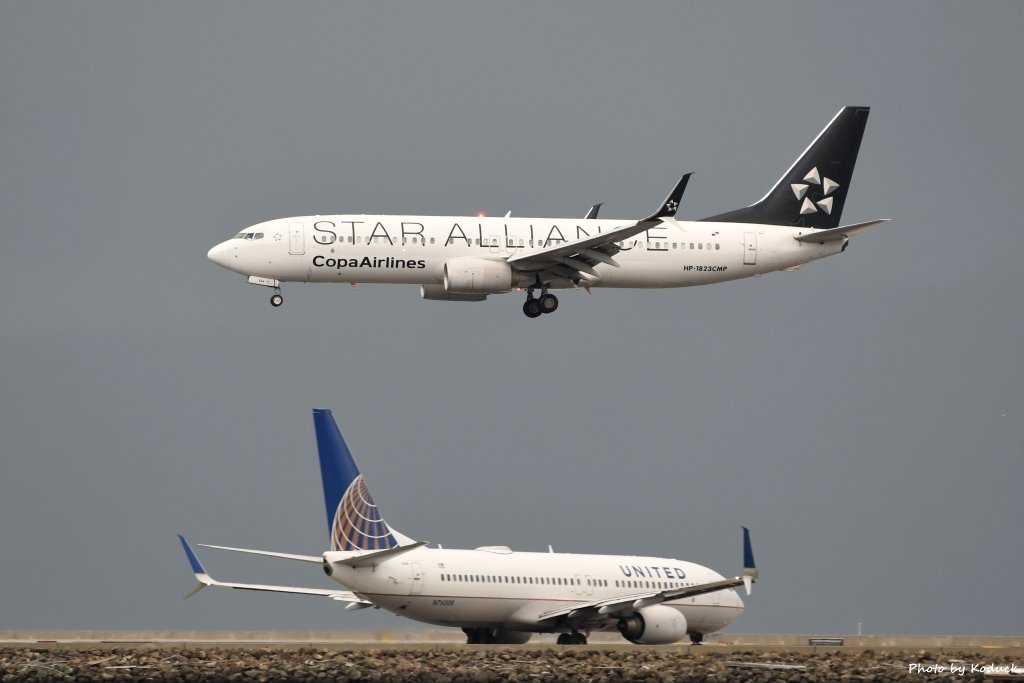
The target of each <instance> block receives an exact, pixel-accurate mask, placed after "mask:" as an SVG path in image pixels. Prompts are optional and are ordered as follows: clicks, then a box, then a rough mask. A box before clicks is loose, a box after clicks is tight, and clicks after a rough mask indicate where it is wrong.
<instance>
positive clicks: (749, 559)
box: [743, 527, 757, 569]
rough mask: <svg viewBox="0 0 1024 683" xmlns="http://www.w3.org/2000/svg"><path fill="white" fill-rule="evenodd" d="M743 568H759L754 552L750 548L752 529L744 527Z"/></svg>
mask: <svg viewBox="0 0 1024 683" xmlns="http://www.w3.org/2000/svg"><path fill="white" fill-rule="evenodd" d="M743 568H744V569H756V568H757V566H756V565H755V564H754V550H753V548H751V546H750V529H748V528H747V527H743Z"/></svg>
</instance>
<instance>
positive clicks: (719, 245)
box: [715, 242, 722, 251]
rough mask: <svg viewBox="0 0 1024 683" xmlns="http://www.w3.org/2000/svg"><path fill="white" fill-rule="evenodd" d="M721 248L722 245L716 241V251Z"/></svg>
mask: <svg viewBox="0 0 1024 683" xmlns="http://www.w3.org/2000/svg"><path fill="white" fill-rule="evenodd" d="M721 248H722V245H721V244H719V243H718V242H715V251H718V250H719V249H721Z"/></svg>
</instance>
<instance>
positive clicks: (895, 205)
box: [0, 1, 1024, 634]
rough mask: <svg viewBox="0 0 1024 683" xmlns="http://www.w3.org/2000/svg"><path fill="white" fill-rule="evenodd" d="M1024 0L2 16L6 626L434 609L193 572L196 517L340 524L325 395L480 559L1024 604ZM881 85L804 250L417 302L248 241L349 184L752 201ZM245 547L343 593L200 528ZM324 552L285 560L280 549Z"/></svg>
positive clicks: (422, 534)
mask: <svg viewBox="0 0 1024 683" xmlns="http://www.w3.org/2000/svg"><path fill="white" fill-rule="evenodd" d="M1022 26H1024V5H1022V4H1021V3H1019V2H988V3H982V4H978V3H950V2H916V1H915V2H903V3H891V2H858V3H840V4H821V3H816V2H773V3H739V2H714V3H702V4H698V5H692V6H687V5H683V4H682V3H676V2H667V3H629V4H610V3H601V2H587V3H584V2H572V3H556V4H552V3H501V4H496V3H495V4H482V3H477V2H466V3H452V2H443V3H432V4H429V5H428V4H421V3H392V4H387V5H385V6H382V7H378V6H373V7H365V6H350V5H346V4H339V3H334V2H321V3H316V2H292V3H262V2H218V3H205V2H199V3H189V2H175V3H136V2H90V3H78V2H35V3H11V2H9V3H4V4H3V6H2V7H0V93H2V97H0V286H2V289H3V291H4V293H5V296H4V297H3V299H2V301H0V349H2V354H0V467H2V471H0V474H2V476H0V540H2V543H3V552H0V586H3V589H2V591H0V629H29V628H48V629H59V628H95V629H115V628H160V629H213V628H247V629H271V628H274V629H357V628H383V629H387V628H391V629H405V628H409V627H412V628H416V625H415V624H412V623H411V622H405V621H403V620H401V619H399V618H397V617H393V616H390V615H387V614H383V613H379V612H360V613H346V612H344V611H342V610H341V609H340V607H339V605H337V604H335V603H330V602H329V601H327V602H326V604H325V602H321V601H318V600H316V599H313V598H309V599H303V598H289V597H287V596H280V597H278V596H262V595H250V594H239V593H234V592H230V591H222V592H220V593H218V592H217V591H215V590H210V591H205V592H204V593H203V594H201V595H199V596H197V597H196V598H193V599H191V600H189V601H187V602H182V600H181V596H182V595H183V594H184V593H185V592H186V591H187V590H188V589H189V587H190V586H191V585H192V578H191V576H190V575H189V573H188V567H187V564H186V562H185V558H184V557H183V556H182V553H181V550H180V548H179V546H178V544H177V541H176V540H175V538H174V533H176V532H182V533H185V534H186V535H188V536H189V537H190V539H191V540H193V541H196V542H211V543H222V544H227V545H238V546H243V547H257V548H267V549H276V550H282V551H291V552H300V553H317V552H319V551H321V550H322V549H323V548H324V547H326V543H327V535H326V529H325V528H324V522H323V517H324V515H323V502H322V499H321V493H320V484H319V474H318V471H317V466H316V456H315V448H314V440H313V432H312V421H311V418H310V409H311V408H312V407H314V406H325V407H330V408H333V409H334V411H335V414H336V415H337V416H338V418H339V422H340V424H341V428H342V431H343V432H344V433H345V435H346V436H347V438H348V440H349V444H350V445H351V447H352V449H353V451H354V453H355V454H356V457H357V459H358V460H359V463H360V465H361V466H362V469H363V472H364V474H366V475H367V479H368V481H369V483H370V486H371V488H372V490H373V492H374V496H375V498H376V500H377V502H378V504H380V505H381V508H382V509H383V511H384V513H385V514H386V516H387V518H388V520H389V522H391V523H392V524H393V525H394V526H395V527H397V528H398V529H400V530H402V531H403V532H404V533H406V534H409V535H411V536H414V537H416V538H419V539H423V540H428V541H430V542H433V543H438V542H440V543H443V544H444V545H445V546H451V547H467V546H468V547H474V546H476V545H483V544H498V543H503V544H508V545H511V546H513V547H514V548H519V549H543V548H544V547H545V546H546V544H548V543H551V544H553V545H554V546H555V548H556V549H557V550H563V551H577V552H620V553H636V554H651V555H662V556H675V557H680V558H683V559H687V560H693V561H696V562H699V563H702V564H706V565H709V566H711V567H713V568H716V569H718V570H719V571H721V572H723V573H726V574H731V573H734V572H735V571H737V570H738V569H739V567H740V561H741V557H740V531H739V527H740V525H741V524H746V525H749V526H750V527H751V529H752V532H753V540H754V549H755V553H756V555H757V558H758V562H759V564H760V565H761V567H762V576H763V579H762V581H761V583H760V584H759V585H758V586H757V589H756V590H755V591H754V595H753V596H752V597H751V599H750V600H749V601H748V603H747V604H748V609H747V611H746V613H745V614H744V616H743V617H742V618H741V620H740V621H738V622H737V623H736V624H735V625H734V626H733V628H732V630H733V631H737V632H759V631H760V632H775V631H781V632H852V631H854V630H855V629H856V625H857V622H863V623H864V628H865V632H871V633H885V632H905V633H992V634H1010V633H1018V634H1019V633H1020V607H1021V602H1020V598H1019V597H1018V596H1016V595H1015V592H1014V586H1015V585H1016V583H1017V581H1018V578H1019V576H1018V575H1019V573H1020V569H1021V567H1022V566H1024V544H1022V543H1021V540H1020V533H1019V521H1020V519H1021V518H1022V512H1024V509H1022V508H1024V504H1022V502H1021V495H1020V493H1021V488H1020V487H1021V481H1022V479H1024V477H1022V475H1024V465H1022V460H1024V458H1022V456H1024V429H1022V422H1024V391H1022V388H1021V386H1022V379H1024V377H1022V375H1024V371H1022V364H1021V362H1020V349H1021V348H1022V341H1024V340H1022V319H1024V316H1022V315H1021V313H1022V311H1021V304H1020V294H1021V290H1022V282H1021V272H1022V268H1021V256H1022V254H1024V237H1022V228H1021V225H1020V217H1019V215H1020V200H1021V171H1020V159H1021V158H1024V135H1022V131H1021V114H1020V112H1021V111H1022V107H1024V87H1022V82H1021V73H1022V72H1024V47H1022V44H1021V40H1020V31H1021V27H1022ZM847 104H850V105H867V106H871V107H872V113H871V119H870V121H869V123H868V127H867V132H866V135H865V138H864V143H863V146H862V147H861V153H860V159H859V164H858V167H857V172H856V174H855V176H854V180H853V186H852V189H851V192H850V196H849V199H848V201H847V205H846V210H845V212H844V220H845V221H846V222H855V221H862V220H869V219H872V218H877V217H889V218H892V219H894V220H893V222H892V223H891V224H889V225H888V226H886V227H884V228H881V229H879V230H877V231H875V232H872V233H868V234H866V235H862V236H859V237H857V238H856V239H854V240H853V241H852V243H851V247H850V249H849V250H848V251H847V252H846V253H845V254H843V255H841V256H837V257H833V258H830V259H827V260H825V261H821V262H818V263H815V264H812V265H809V266H807V267H806V268H804V269H801V270H800V271H798V272H796V273H792V274H788V273H787V274H773V275H770V276H767V277H764V278H760V279H756V280H753V279H752V280H745V281H739V282H735V283H730V284H722V285H716V286H713V287H704V288H695V289H685V290H673V291H656V292H644V291H595V293H594V294H593V296H589V297H588V296H587V295H586V294H583V293H572V292H569V293H566V294H565V295H564V296H563V297H562V307H561V308H560V310H559V312H558V314H557V315H553V316H545V317H544V318H542V319H539V320H535V321H530V320H527V319H526V318H524V317H523V315H522V313H521V311H520V306H521V300H520V297H519V296H513V295H507V296H498V297H493V298H492V299H491V300H490V301H488V302H487V303H484V304H455V303H440V302H424V301H420V300H419V298H418V297H419V293H418V290H417V288H415V287H395V286H393V287H387V286H377V287H374V286H361V287H359V288H358V290H356V291H352V289H351V288H349V287H339V286H327V285H317V286H311V285H306V286H302V285H291V286H287V287H286V289H285V297H286V299H287V303H286V305H285V306H284V307H283V308H281V309H279V310H272V309H271V308H270V306H269V303H268V301H267V292H266V290H264V289H260V288H256V287H251V286H249V285H246V284H245V282H244V279H243V278H242V277H240V276H237V275H233V274H231V273H228V272H227V271H225V270H223V269H221V268H218V267H217V266H214V265H213V264H211V263H209V262H208V261H207V260H206V258H205V255H206V251H207V249H209V247H210V246H212V245H213V244H215V243H217V242H220V241H222V240H223V239H226V238H227V237H229V236H231V235H232V234H234V233H235V232H236V231H237V230H238V229H240V228H242V227H244V226H247V225H250V224H253V223H257V222H259V221H262V220H266V219H269V218H276V217H281V216H289V215H297V214H311V213H333V212H352V213H375V212H384V213H426V214H475V213H476V212H477V211H486V212H488V213H491V214H497V213H503V212H505V211H506V210H509V209H511V210H513V211H514V212H515V213H516V214H517V215H533V216H579V215H582V212H583V211H585V210H586V208H587V207H588V206H589V205H590V204H592V203H594V202H598V201H603V202H606V205H605V209H604V212H605V214H606V215H608V216H614V217H635V216H638V215H645V214H647V213H649V212H650V211H651V210H652V209H653V207H654V205H655V204H656V203H657V202H658V201H660V200H661V199H662V197H664V195H665V193H666V192H667V190H668V189H669V187H670V186H671V184H672V182H673V181H674V180H675V179H676V178H677V177H678V176H679V174H680V173H681V172H685V171H696V172H697V174H696V175H695V176H694V178H693V180H692V182H691V183H690V186H689V189H688V192H687V195H686V197H685V198H684V201H683V206H682V209H681V211H680V216H681V217H684V218H699V217H702V216H706V215H710V214H713V213H718V212H721V211H725V210H728V209H732V208H737V207H739V206H743V205H746V204H749V203H751V202H753V201H754V200H756V199H757V198H759V197H760V196H761V195H762V194H764V192H765V191H766V190H767V189H768V188H769V187H770V186H771V185H772V184H773V183H774V182H775V180H776V179H777V178H778V177H779V175H781V173H782V172H783V171H784V170H785V169H786V168H787V167H788V166H789V164H790V163H791V162H792V160H793V159H794V158H795V157H796V156H797V154H799V152H800V151H801V150H802V149H804V147H805V146H806V145H807V144H808V143H809V141H810V140H811V139H812V137H813V136H814V135H816V134H817V132H818V131H819V130H820V129H821V128H822V127H823V126H824V124H825V123H826V122H827V121H828V120H829V119H830V118H831V117H832V116H833V114H834V113H835V112H836V111H837V110H838V108H839V107H840V106H842V105H847ZM200 556H201V559H203V560H204V561H205V562H206V564H207V565H208V567H209V568H210V570H211V572H212V573H213V574H214V575H215V576H219V577H220V578H225V579H235V580H250V581H252V580H255V581H261V582H275V581H280V582H288V583H292V584H295V585H307V586H319V587H327V586H329V585H331V584H330V583H329V581H328V580H327V579H326V578H325V577H324V576H323V575H322V573H321V572H320V571H319V569H316V570H315V571H314V570H309V568H308V567H307V566H304V565H300V566H294V565H293V564H292V563H288V562H278V561H274V560H270V559H267V560H261V559H255V560H253V559H239V558H237V557H234V556H230V555H229V554H227V553H222V552H219V551H214V550H205V551H204V552H202V553H201V555H200ZM282 565H284V566H282Z"/></svg>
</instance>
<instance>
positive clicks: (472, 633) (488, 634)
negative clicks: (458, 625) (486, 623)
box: [462, 628, 498, 645]
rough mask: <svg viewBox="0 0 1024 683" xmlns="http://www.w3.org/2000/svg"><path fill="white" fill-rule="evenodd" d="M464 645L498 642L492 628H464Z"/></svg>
mask: <svg viewBox="0 0 1024 683" xmlns="http://www.w3.org/2000/svg"><path fill="white" fill-rule="evenodd" d="M462 632H463V633H465V634H466V645H493V644H494V643H497V642H498V639H497V638H496V637H495V635H494V629H493V628H464V629H462Z"/></svg>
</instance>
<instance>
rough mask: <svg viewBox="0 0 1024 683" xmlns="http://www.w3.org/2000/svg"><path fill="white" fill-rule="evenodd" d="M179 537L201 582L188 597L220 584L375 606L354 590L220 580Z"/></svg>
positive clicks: (241, 588) (194, 572)
mask: <svg viewBox="0 0 1024 683" xmlns="http://www.w3.org/2000/svg"><path fill="white" fill-rule="evenodd" d="M178 539H179V540H180V541H181V547H182V548H184V550H185V555H186V557H188V563H189V564H190V565H191V566H192V573H193V574H194V575H195V577H196V580H197V581H198V582H199V583H198V585H197V586H196V587H195V588H193V589H192V590H191V591H190V592H189V594H188V595H186V596H185V597H186V598H188V597H191V596H193V595H195V594H196V593H198V592H199V591H200V590H202V589H203V588H205V587H206V586H220V587H221V588H234V589H237V590H247V591H262V592H268V593H289V594H291V595H315V596H318V597H323V598H330V599H331V600H339V601H342V602H346V603H348V605H347V606H346V607H345V609H359V608H361V607H372V606H373V603H372V602H370V601H368V600H365V599H363V598H361V597H359V596H358V595H356V594H355V593H353V592H352V591H346V590H325V589H322V588H298V587H295V586H268V585H263V584H257V583H232V582H227V581H218V580H216V579H214V578H213V577H212V576H210V575H209V574H208V573H207V572H206V570H205V569H203V565H201V564H199V558H197V557H196V554H195V553H194V552H193V551H192V548H191V547H189V544H188V541H186V540H185V537H184V536H182V535H181V534H178ZM211 547H219V546H211ZM227 549H228V550H237V549H236V548H227ZM242 552H246V551H242ZM257 554H266V553H257ZM300 557H301V556H300ZM320 561H321V560H320V558H317V562H318V563H319V562H320ZM352 605H357V607H352Z"/></svg>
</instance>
